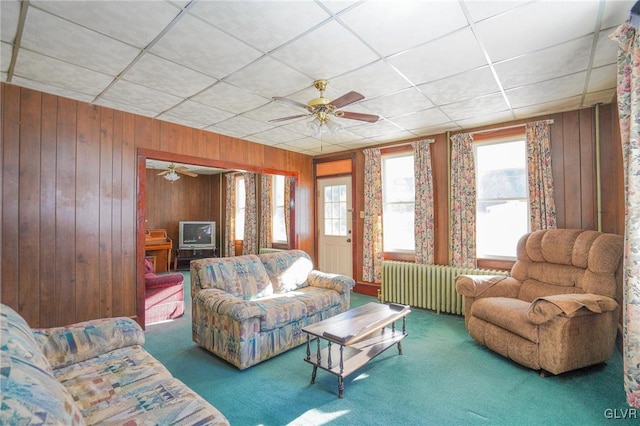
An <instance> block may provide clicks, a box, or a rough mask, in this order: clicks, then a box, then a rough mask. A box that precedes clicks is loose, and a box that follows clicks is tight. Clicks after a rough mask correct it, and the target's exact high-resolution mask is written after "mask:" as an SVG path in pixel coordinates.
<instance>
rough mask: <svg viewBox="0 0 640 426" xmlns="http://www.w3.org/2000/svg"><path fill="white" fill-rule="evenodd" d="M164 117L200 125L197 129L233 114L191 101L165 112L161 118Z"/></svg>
mask: <svg viewBox="0 0 640 426" xmlns="http://www.w3.org/2000/svg"><path fill="white" fill-rule="evenodd" d="M164 115H171V116H173V117H176V118H179V119H183V120H191V121H193V122H196V123H200V125H199V126H198V127H199V128H203V127H207V126H210V125H212V124H216V123H219V122H221V121H224V120H226V119H229V118H231V117H233V114H232V113H230V112H226V111H222V110H220V109H218V108H214V107H210V106H207V105H204V104H200V103H198V102H193V101H185V102H183V103H181V104H179V105H177V106H175V107H173V108H171V109H170V110H168V111H165V113H164V114H163V116H164ZM161 117H162V116H161Z"/></svg>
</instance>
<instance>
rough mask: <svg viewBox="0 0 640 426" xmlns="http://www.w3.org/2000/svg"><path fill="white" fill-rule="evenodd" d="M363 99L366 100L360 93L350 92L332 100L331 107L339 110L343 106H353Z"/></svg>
mask: <svg viewBox="0 0 640 426" xmlns="http://www.w3.org/2000/svg"><path fill="white" fill-rule="evenodd" d="M362 99H364V96H362V95H361V94H360V93H358V92H349V93H346V94H344V95H342V96H340V97H339V98H337V99H334V100H332V101H331V102H329V105H333V106H334V107H336V109H337V108H342V107H343V106H347V105H349V104H352V103H354V102H358V101H361V100H362Z"/></svg>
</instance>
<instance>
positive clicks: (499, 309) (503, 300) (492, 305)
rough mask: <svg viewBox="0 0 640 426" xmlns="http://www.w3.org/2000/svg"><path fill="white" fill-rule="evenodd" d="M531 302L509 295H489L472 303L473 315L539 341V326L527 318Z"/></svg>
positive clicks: (533, 340) (530, 339)
mask: <svg viewBox="0 0 640 426" xmlns="http://www.w3.org/2000/svg"><path fill="white" fill-rule="evenodd" d="M529 306H530V303H529V302H525V301H523V300H519V299H512V298H509V297H487V298H482V299H478V300H476V301H475V302H473V305H471V315H472V316H474V317H477V318H480V319H482V320H484V321H487V322H489V323H491V324H495V325H497V326H498V327H500V328H503V329H504V330H507V331H510V332H511V333H514V334H517V335H518V336H520V337H524V338H525V339H527V340H529V341H531V342H534V343H538V326H537V325H536V324H533V323H532V322H530V321H529V320H528V319H527V312H528V311H529Z"/></svg>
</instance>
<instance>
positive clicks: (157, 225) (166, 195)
mask: <svg viewBox="0 0 640 426" xmlns="http://www.w3.org/2000/svg"><path fill="white" fill-rule="evenodd" d="M220 176H221V175H199V176H198V177H196V178H192V177H189V176H183V177H182V178H180V179H179V180H177V181H175V182H169V181H168V180H166V179H165V178H163V177H162V176H158V170H153V169H147V173H146V177H147V203H146V209H145V210H146V215H145V228H146V229H166V231H167V235H168V236H169V238H171V240H172V241H173V246H174V249H176V248H177V247H178V237H179V235H178V234H179V231H178V222H179V221H181V220H213V221H215V222H216V227H217V229H216V238H217V239H218V241H217V246H218V247H220V241H219V238H220V235H221V229H220V226H221V225H222V222H221V220H220V210H219V209H218V208H217V206H219V205H220V204H219V198H220Z"/></svg>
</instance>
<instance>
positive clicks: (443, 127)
mask: <svg viewBox="0 0 640 426" xmlns="http://www.w3.org/2000/svg"><path fill="white" fill-rule="evenodd" d="M456 130H462V127H460V126H459V125H458V124H456V123H454V122H449V123H444V124H438V125H436V126H428V127H424V128H421V129H412V130H411V133H413V134H414V135H415V136H420V137H432V136H435V135H437V134H440V133H445V132H452V131H456Z"/></svg>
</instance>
